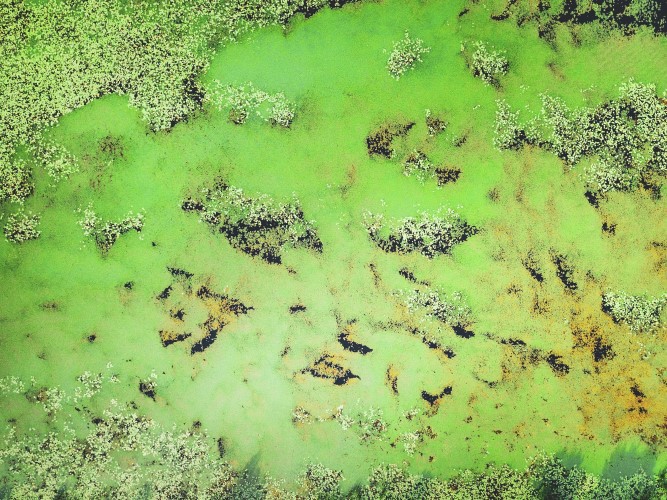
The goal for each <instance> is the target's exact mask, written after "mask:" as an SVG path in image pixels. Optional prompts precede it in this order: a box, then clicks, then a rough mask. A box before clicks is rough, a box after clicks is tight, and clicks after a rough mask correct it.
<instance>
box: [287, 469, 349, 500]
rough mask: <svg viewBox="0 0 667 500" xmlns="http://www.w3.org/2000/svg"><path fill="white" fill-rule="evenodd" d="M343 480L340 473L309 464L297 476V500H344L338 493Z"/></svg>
mask: <svg viewBox="0 0 667 500" xmlns="http://www.w3.org/2000/svg"><path fill="white" fill-rule="evenodd" d="M344 479H345V478H344V477H343V474H342V473H341V471H337V470H333V469H329V468H327V467H325V466H324V465H322V464H309V465H307V466H306V470H305V471H303V474H301V476H299V478H298V480H297V483H298V485H299V489H300V491H299V493H300V494H299V495H298V498H299V499H303V500H318V499H320V498H327V499H331V500H334V499H337V498H340V499H342V498H345V497H344V495H343V494H342V493H341V491H340V483H341V481H343V480H344Z"/></svg>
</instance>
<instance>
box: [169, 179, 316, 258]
mask: <svg viewBox="0 0 667 500" xmlns="http://www.w3.org/2000/svg"><path fill="white" fill-rule="evenodd" d="M202 195H203V196H202V198H201V199H192V198H190V199H187V200H185V201H183V203H182V204H181V208H182V209H183V210H184V211H186V212H198V213H199V218H200V220H201V221H203V222H205V223H207V224H208V225H209V226H211V228H213V229H214V230H216V231H218V232H219V233H220V234H223V235H224V236H225V237H226V238H227V240H228V241H229V243H230V244H231V245H232V246H233V247H234V248H236V249H238V250H241V251H242V252H244V253H246V254H248V255H250V256H253V257H254V256H257V257H259V258H261V259H262V260H264V261H266V262H268V263H273V264H280V263H282V251H283V250H282V249H283V247H285V246H289V247H292V248H309V249H311V250H315V251H316V252H321V251H322V242H321V241H320V239H319V237H318V236H317V232H316V230H315V227H314V225H313V222H311V221H307V220H306V219H305V217H304V214H303V211H302V210H301V207H300V206H299V203H298V202H297V201H294V202H292V203H279V202H276V201H274V200H273V199H272V198H271V197H270V196H268V195H266V194H262V195H260V196H258V197H256V198H250V197H248V196H246V195H245V194H244V192H243V190H241V189H240V188H237V187H234V186H227V185H226V184H224V183H221V182H219V183H217V184H216V185H215V186H214V187H213V188H204V189H202Z"/></svg>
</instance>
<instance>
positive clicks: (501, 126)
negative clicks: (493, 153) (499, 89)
mask: <svg viewBox="0 0 667 500" xmlns="http://www.w3.org/2000/svg"><path fill="white" fill-rule="evenodd" d="M496 106H497V109H496V122H495V135H494V137H493V144H494V145H495V146H496V147H497V148H498V149H515V150H518V149H521V147H523V145H524V143H525V142H526V132H525V131H524V130H523V129H522V128H521V127H520V126H519V112H518V111H512V109H511V108H510V105H509V104H507V102H506V101H503V100H498V101H496Z"/></svg>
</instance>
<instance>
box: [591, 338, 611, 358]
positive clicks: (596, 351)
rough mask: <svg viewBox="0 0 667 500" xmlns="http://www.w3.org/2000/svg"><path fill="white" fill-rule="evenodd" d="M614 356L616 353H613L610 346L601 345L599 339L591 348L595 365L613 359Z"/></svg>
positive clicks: (601, 342)
mask: <svg viewBox="0 0 667 500" xmlns="http://www.w3.org/2000/svg"><path fill="white" fill-rule="evenodd" d="M615 356H616V353H615V352H614V351H613V349H612V346H611V345H610V344H605V343H603V341H602V338H601V337H598V338H596V339H595V345H594V346H593V360H594V361H595V362H596V363H599V362H600V361H603V360H610V359H614V357H615Z"/></svg>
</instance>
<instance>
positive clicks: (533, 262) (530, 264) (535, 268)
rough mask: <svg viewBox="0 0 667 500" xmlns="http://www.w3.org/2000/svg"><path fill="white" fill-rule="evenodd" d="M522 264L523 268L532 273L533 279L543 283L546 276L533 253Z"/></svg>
mask: <svg viewBox="0 0 667 500" xmlns="http://www.w3.org/2000/svg"><path fill="white" fill-rule="evenodd" d="M521 263H522V264H523V267H524V268H525V269H526V271H528V272H529V273H530V276H531V278H533V279H534V280H535V281H537V282H538V283H542V282H543V281H544V275H543V274H542V271H541V270H540V268H539V264H538V263H537V259H535V257H534V256H533V255H532V253H529V254H528V256H527V257H526V258H525V259H523V261H522V262H521Z"/></svg>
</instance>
